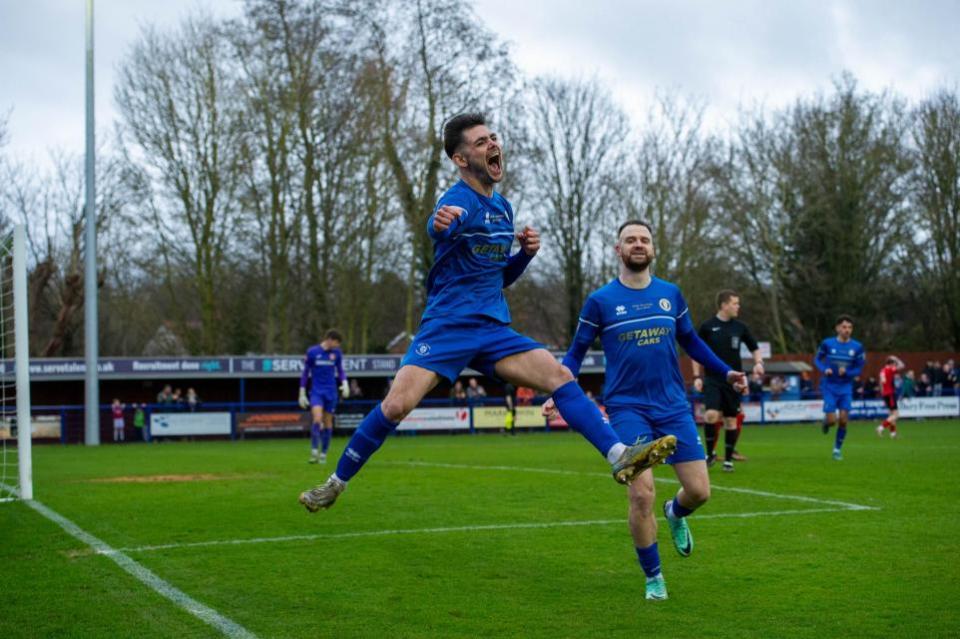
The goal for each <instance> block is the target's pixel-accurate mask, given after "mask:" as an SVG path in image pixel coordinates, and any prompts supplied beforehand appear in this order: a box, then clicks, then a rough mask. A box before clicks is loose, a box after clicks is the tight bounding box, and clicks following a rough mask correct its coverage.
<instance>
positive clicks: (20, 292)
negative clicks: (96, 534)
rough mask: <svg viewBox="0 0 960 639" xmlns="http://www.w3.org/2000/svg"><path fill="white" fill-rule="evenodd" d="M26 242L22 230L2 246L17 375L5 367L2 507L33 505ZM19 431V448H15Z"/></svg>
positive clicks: (5, 327) (5, 351) (0, 293)
mask: <svg viewBox="0 0 960 639" xmlns="http://www.w3.org/2000/svg"><path fill="white" fill-rule="evenodd" d="M26 237H27V233H26V228H25V227H24V226H23V225H17V226H15V227H14V228H13V232H12V233H10V234H8V235H7V236H6V237H4V238H3V240H2V242H0V352H2V355H3V358H4V359H6V360H7V361H10V360H11V359H12V363H13V370H12V371H11V370H9V369H8V368H7V365H6V363H4V370H3V377H2V380H0V400H2V406H0V411H2V417H3V431H4V432H3V436H2V439H0V446H2V451H0V454H2V458H0V501H10V500H12V499H17V498H19V499H33V454H32V446H33V440H32V431H33V425H32V420H31V416H30V344H29V319H28V317H27V241H26ZM11 329H12V330H11ZM11 338H12V342H13V343H12V344H11V343H10V342H11ZM11 354H12V356H13V357H12V358H11ZM11 373H12V375H11ZM11 377H12V378H13V379H11ZM14 425H15V426H16V428H15V429H14ZM14 430H16V433H17V439H16V441H17V444H16V447H14V446H13V442H12V436H13V431H14ZM14 468H16V473H14V472H13V470H14Z"/></svg>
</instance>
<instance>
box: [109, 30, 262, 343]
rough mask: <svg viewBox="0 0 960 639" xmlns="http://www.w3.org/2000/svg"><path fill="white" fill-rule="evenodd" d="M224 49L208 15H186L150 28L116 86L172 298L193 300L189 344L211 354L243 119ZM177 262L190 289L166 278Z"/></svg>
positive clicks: (184, 302) (183, 304)
mask: <svg viewBox="0 0 960 639" xmlns="http://www.w3.org/2000/svg"><path fill="white" fill-rule="evenodd" d="M230 53H231V51H230V48H229V46H228V44H227V42H226V40H225V38H224V37H223V36H222V34H221V33H220V30H219V29H218V27H217V25H216V24H215V23H214V22H212V21H211V20H210V19H208V18H190V19H188V20H186V21H184V22H183V23H182V24H181V26H180V27H179V29H177V30H176V31H172V32H170V33H159V32H158V31H156V30H155V29H152V28H149V27H147V28H145V29H144V30H143V33H142V35H141V38H140V40H139V41H138V42H137V43H136V44H134V46H133V48H132V49H131V51H130V52H129V54H128V55H127V58H126V59H125V60H124V62H123V64H122V66H121V67H120V69H119V74H118V75H119V79H118V82H117V86H116V90H115V99H116V103H117V107H118V109H119V112H120V117H121V123H120V127H119V128H120V131H121V134H122V137H123V140H124V141H125V143H126V144H127V149H128V153H129V157H130V158H131V160H132V161H133V162H135V163H136V164H137V165H138V166H139V167H141V168H142V170H143V171H144V173H146V175H147V176H148V179H149V184H150V186H151V196H152V197H151V202H152V206H151V212H152V223H153V227H154V230H155V232H156V236H157V240H158V242H159V244H160V248H161V256H162V259H163V260H164V261H165V263H166V264H167V265H168V267H169V268H168V274H167V281H168V282H169V283H170V286H169V291H170V295H171V298H172V299H175V300H178V302H179V303H178V304H177V306H178V307H180V308H184V309H188V308H190V307H189V305H188V304H189V302H188V300H190V299H192V298H196V299H197V301H198V305H199V309H198V310H199V319H200V339H199V343H198V344H195V345H194V346H193V348H194V349H196V348H199V349H201V350H203V351H204V352H209V353H212V352H218V351H219V350H220V345H221V335H222V333H221V330H220V322H221V321H222V319H223V318H222V315H221V312H220V309H221V299H220V296H219V291H218V289H219V287H220V285H221V282H222V276H223V269H224V263H225V260H226V259H227V257H228V250H229V248H230V242H231V232H232V230H233V224H234V221H235V219H236V216H237V195H238V189H239V187H240V183H241V182H240V180H241V174H240V171H239V164H240V162H241V158H242V155H241V148H242V147H241V143H242V139H243V131H244V126H245V123H244V121H243V118H242V110H241V108H240V104H241V103H240V100H239V99H238V89H237V86H236V77H235V76H236V74H235V69H232V68H231V67H230V66H229V65H228V61H229V60H230V59H231V56H230ZM179 268H183V269H187V270H188V271H189V272H190V273H191V276H192V277H191V280H192V286H191V288H192V289H193V290H192V291H190V292H189V294H188V295H181V293H180V291H178V290H176V289H175V288H174V287H173V286H172V282H173V279H174V278H173V276H172V271H173V270H175V269H179ZM185 313H186V311H184V315H182V316H181V317H180V318H179V319H180V321H181V326H182V327H183V328H184V329H186V319H187V318H186V316H185Z"/></svg>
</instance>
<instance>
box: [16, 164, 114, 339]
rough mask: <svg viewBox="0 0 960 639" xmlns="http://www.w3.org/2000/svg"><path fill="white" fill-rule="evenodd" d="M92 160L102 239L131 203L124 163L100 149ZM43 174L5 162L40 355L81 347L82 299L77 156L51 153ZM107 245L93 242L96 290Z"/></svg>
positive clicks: (33, 334) (102, 276)
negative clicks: (22, 232) (22, 231)
mask: <svg viewBox="0 0 960 639" xmlns="http://www.w3.org/2000/svg"><path fill="white" fill-rule="evenodd" d="M97 157H98V161H97V201H96V205H95V206H96V225H97V234H98V237H102V238H108V237H109V236H110V230H111V226H112V225H113V224H114V223H115V221H116V220H117V219H118V217H119V216H121V215H122V214H123V212H124V211H125V209H126V208H127V206H128V205H129V204H130V203H131V201H132V196H131V193H130V191H129V189H128V188H127V186H126V179H127V176H126V173H125V165H124V163H123V162H122V161H120V160H119V159H118V158H116V157H114V156H112V155H110V154H109V153H106V152H105V151H104V150H103V149H102V148H101V150H100V152H99V153H98V156H97ZM50 165H51V168H50V169H49V172H47V173H45V172H43V171H41V170H39V169H36V168H33V167H30V166H28V165H25V164H17V165H14V166H10V167H7V173H6V175H5V176H4V178H5V181H6V182H7V184H8V187H7V189H5V190H4V192H3V196H2V198H0V199H2V201H3V202H4V205H3V208H4V209H5V210H6V211H7V212H8V213H7V215H9V216H10V217H11V218H13V219H16V220H17V221H19V222H21V223H23V224H25V226H26V229H27V240H28V250H29V252H30V262H31V264H32V268H31V270H30V273H29V278H28V279H29V287H30V291H29V300H30V309H29V313H30V318H31V320H30V323H31V340H32V341H33V346H32V350H33V351H34V352H36V353H37V354H39V355H40V356H41V357H54V356H62V355H74V354H77V353H78V352H80V348H81V346H82V342H81V340H80V339H79V328H80V324H81V322H80V320H81V311H82V310H83V305H84V298H83V291H84V283H83V278H84V271H83V255H84V241H83V240H84V238H83V234H84V228H85V225H86V216H85V202H84V168H83V160H82V158H80V157H78V156H75V155H70V154H67V153H63V152H52V153H51V156H50ZM112 252H113V246H112V244H111V243H110V241H109V240H105V241H104V242H103V243H102V245H101V246H100V255H101V259H100V260H99V261H100V265H101V266H100V269H99V271H98V275H97V288H98V290H99V289H100V288H102V287H103V284H104V281H105V278H106V274H107V272H108V268H109V265H110V264H111V259H110V257H111V255H112Z"/></svg>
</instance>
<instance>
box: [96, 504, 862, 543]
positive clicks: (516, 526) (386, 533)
mask: <svg viewBox="0 0 960 639" xmlns="http://www.w3.org/2000/svg"><path fill="white" fill-rule="evenodd" d="M850 510H851V509H849V508H806V509H801V510H765V511H760V512H750V513H716V514H710V515H697V521H700V520H701V519H750V518H753V517H778V516H785V515H806V514H810V513H840V512H848V511H850ZM625 523H626V519H593V520H586V521H553V522H533V523H513V524H486V525H475V526H444V527H435V528H398V529H392V530H363V531H357V532H345V533H317V534H313V535H287V536H283V537H254V538H251V539H215V540H211V541H193V542H184V543H179V544H157V545H154V546H134V547H130V548H120V549H119V550H114V551H113V552H118V553H119V552H154V551H157V550H179V549H182V548H204V547H208V546H242V545H248V544H275V543H284V542H290V541H316V540H318V539H351V538H356V537H392V536H396V535H421V534H442V533H458V532H479V531H486V530H494V531H499V530H524V529H543V528H571V527H578V526H612V525H617V526H623V525H624V524H625Z"/></svg>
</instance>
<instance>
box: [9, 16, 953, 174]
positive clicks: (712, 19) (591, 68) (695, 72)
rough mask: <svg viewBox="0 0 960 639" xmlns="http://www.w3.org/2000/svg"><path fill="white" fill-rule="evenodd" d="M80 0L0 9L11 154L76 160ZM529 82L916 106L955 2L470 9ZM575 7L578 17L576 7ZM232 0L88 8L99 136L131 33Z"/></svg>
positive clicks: (713, 98) (715, 115)
mask: <svg viewBox="0 0 960 639" xmlns="http://www.w3.org/2000/svg"><path fill="white" fill-rule="evenodd" d="M85 4H86V2H85V0H0V87H2V89H0V112H5V111H6V110H7V109H10V108H11V107H12V108H13V112H12V114H11V116H10V137H11V139H10V147H9V148H8V149H7V150H8V151H9V152H11V153H12V154H14V155H19V156H33V157H34V158H36V159H42V158H43V157H44V156H45V154H46V150H47V149H49V148H50V147H61V148H64V149H67V150H74V151H82V149H83V124H84V93H83V91H84V75H83V73H84V66H83V65H84V6H85ZM474 6H475V7H476V10H477V13H478V14H479V15H480V17H481V18H483V19H484V20H485V21H486V23H487V25H488V26H489V27H490V29H491V30H492V31H493V32H494V33H495V34H497V35H499V36H500V37H501V38H503V39H504V40H507V41H508V42H510V43H512V47H513V52H514V58H515V60H516V61H517V63H518V64H519V65H520V67H521V68H522V69H523V70H524V71H527V72H529V73H559V74H570V75H581V76H582V75H591V74H596V75H598V76H599V77H600V78H602V79H603V80H605V81H606V82H607V83H608V84H609V85H610V86H611V88H612V89H613V90H614V93H615V95H616V97H617V98H618V100H619V101H620V102H621V104H622V105H623V106H624V108H625V109H627V110H628V111H629V112H630V113H631V116H632V117H634V119H635V120H640V119H641V118H642V116H643V114H644V112H645V109H646V107H647V105H649V103H650V100H651V98H652V96H653V95H654V92H655V91H656V90H657V89H658V88H661V89H663V88H668V89H671V90H674V89H677V90H680V91H682V92H684V93H686V94H690V95H695V96H698V97H701V98H703V99H704V100H705V101H706V102H707V103H708V105H709V107H708V109H709V111H708V118H709V121H710V123H711V124H712V125H713V126H720V127H722V126H723V125H724V123H725V122H727V121H730V120H733V119H735V117H736V112H737V108H738V106H739V105H740V104H745V105H752V104H755V103H763V104H765V105H767V106H769V107H777V106H782V105H783V104H786V103H789V102H790V101H792V100H793V99H794V98H795V97H796V96H798V95H800V94H806V93H810V92H813V91H816V90H818V89H828V88H829V86H830V83H831V80H832V79H833V78H835V77H837V76H838V75H839V74H840V73H841V72H842V71H843V70H849V71H851V72H853V73H854V75H855V76H856V77H857V78H858V79H859V80H860V82H861V83H862V85H863V86H864V87H866V88H868V89H871V90H882V89H885V88H890V89H894V90H896V91H898V92H900V93H902V94H903V95H905V96H907V97H908V98H911V99H919V98H922V97H923V96H925V95H927V94H928V92H930V91H931V90H932V89H934V88H937V87H941V86H949V87H957V86H958V85H960V64H958V63H960V34H958V26H960V0H916V1H914V2H902V1H901V2H894V1H890V0H875V1H867V0H822V1H818V0H767V1H760V0H722V1H720V2H717V1H710V0H698V1H694V0H687V1H678V0H671V1H667V0H662V1H659V2H653V1H639V0H634V1H630V0H593V1H592V2H584V1H583V0H476V1H475V2H474ZM584 6H587V7H588V8H589V9H588V10H585V9H583V7H584ZM201 9H202V10H205V11H207V12H208V13H212V14H213V15H218V16H219V15H224V16H226V15H237V14H239V12H240V4H239V3H238V2H235V1H234V0H96V2H95V10H96V53H97V57H96V73H97V82H96V88H97V119H98V123H97V124H98V129H100V130H102V129H104V128H105V127H107V126H108V125H109V123H110V121H111V120H112V119H113V115H114V110H113V105H112V92H113V91H112V82H113V69H114V68H115V67H116V65H117V63H118V61H119V60H120V59H121V58H122V56H123V54H124V52H125V50H126V49H127V47H128V46H129V45H130V43H131V42H132V40H133V39H134V38H135V37H136V36H137V33H138V31H139V25H140V24H142V23H154V24H157V25H159V26H172V25H174V24H175V23H176V22H177V21H178V20H179V19H180V18H181V17H183V16H184V15H186V14H187V13H190V12H191V11H197V10H201Z"/></svg>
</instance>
